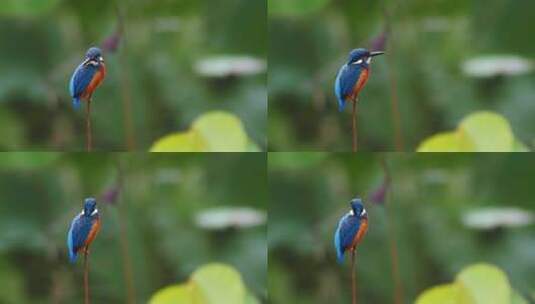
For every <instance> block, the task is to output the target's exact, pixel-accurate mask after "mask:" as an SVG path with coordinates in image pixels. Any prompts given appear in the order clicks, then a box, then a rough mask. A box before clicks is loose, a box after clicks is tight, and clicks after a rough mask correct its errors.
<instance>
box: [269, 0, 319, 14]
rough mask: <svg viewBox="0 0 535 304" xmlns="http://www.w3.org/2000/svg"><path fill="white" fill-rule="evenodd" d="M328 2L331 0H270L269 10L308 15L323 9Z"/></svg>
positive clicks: (273, 12) (275, 12)
mask: <svg viewBox="0 0 535 304" xmlns="http://www.w3.org/2000/svg"><path fill="white" fill-rule="evenodd" d="M328 3H329V0H269V1H268V12H269V14H274V15H284V16H297V15H306V14H311V13H314V12H317V11H319V10H321V9H322V8H324V7H325V6H326V5H327V4H328Z"/></svg>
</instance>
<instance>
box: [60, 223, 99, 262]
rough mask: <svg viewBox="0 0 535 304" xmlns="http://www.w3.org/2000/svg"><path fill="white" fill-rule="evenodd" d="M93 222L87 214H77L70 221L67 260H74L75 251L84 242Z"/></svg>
mask: <svg viewBox="0 0 535 304" xmlns="http://www.w3.org/2000/svg"><path fill="white" fill-rule="evenodd" d="M94 223H95V219H92V218H91V217H89V216H85V215H83V213H80V214H78V215H77V216H76V217H75V218H74V219H73V220H72V223H71V227H70V229H69V233H68V235H67V247H68V248H69V260H70V261H71V263H74V262H76V257H77V252H78V250H79V249H80V248H82V247H83V246H84V244H85V241H86V239H87V237H88V236H89V232H90V231H91V228H92V227H93V224H94Z"/></svg>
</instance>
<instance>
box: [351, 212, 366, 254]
mask: <svg viewBox="0 0 535 304" xmlns="http://www.w3.org/2000/svg"><path fill="white" fill-rule="evenodd" d="M366 231H368V219H367V218H362V219H361V220H360V226H359V231H357V233H356V234H355V237H354V238H353V242H352V243H351V247H352V248H355V247H356V246H357V245H358V243H360V241H361V240H362V238H363V237H364V235H365V234H366Z"/></svg>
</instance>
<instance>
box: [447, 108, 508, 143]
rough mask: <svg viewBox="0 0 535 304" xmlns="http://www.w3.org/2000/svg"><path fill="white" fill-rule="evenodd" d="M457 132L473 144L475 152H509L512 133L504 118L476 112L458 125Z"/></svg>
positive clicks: (489, 113) (493, 114) (494, 114)
mask: <svg viewBox="0 0 535 304" xmlns="http://www.w3.org/2000/svg"><path fill="white" fill-rule="evenodd" d="M457 132H460V134H462V135H463V136H466V137H467V138H468V139H469V140H471V141H472V142H473V143H474V148H475V151H477V152H483V151H502V152H506V151H511V150H512V147H513V132H512V131H511V125H509V122H508V121H507V119H505V117H503V116H502V115H499V114H497V113H492V112H483V111H482V112H476V113H472V114H470V115H468V116H467V117H466V118H464V119H463V120H462V121H461V123H460V124H459V127H458V130H457Z"/></svg>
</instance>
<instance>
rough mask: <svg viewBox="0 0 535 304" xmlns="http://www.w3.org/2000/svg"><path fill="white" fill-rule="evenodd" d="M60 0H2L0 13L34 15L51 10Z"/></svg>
mask: <svg viewBox="0 0 535 304" xmlns="http://www.w3.org/2000/svg"><path fill="white" fill-rule="evenodd" d="M59 2H60V0H4V1H2V4H1V5H0V15H8V16H36V15H40V14H44V13H47V12H49V11H50V10H52V9H53V8H54V7H55V6H56V5H57V4H58V3H59Z"/></svg>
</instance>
